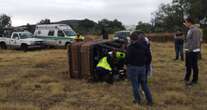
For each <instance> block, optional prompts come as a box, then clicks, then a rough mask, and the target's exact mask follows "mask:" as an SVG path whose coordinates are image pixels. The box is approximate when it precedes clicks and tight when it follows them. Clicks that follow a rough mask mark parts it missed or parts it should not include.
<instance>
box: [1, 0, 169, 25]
mask: <svg viewBox="0 0 207 110" xmlns="http://www.w3.org/2000/svg"><path fill="white" fill-rule="evenodd" d="M169 2H171V0H0V14H2V13H5V14H8V15H9V16H11V17H12V25H14V26H18V25H24V24H26V23H30V24H34V23H37V22H39V21H40V20H41V19H44V18H49V19H51V21H59V20H65V19H84V18H89V19H92V20H94V21H98V20H100V19H103V18H107V19H110V20H112V19H115V18H117V19H118V20H120V21H122V22H123V23H124V24H125V25H132V24H137V22H138V21H145V22H150V20H151V17H152V15H151V14H152V12H154V11H155V10H157V9H158V6H159V5H160V4H161V3H169Z"/></svg>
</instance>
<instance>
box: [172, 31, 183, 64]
mask: <svg viewBox="0 0 207 110" xmlns="http://www.w3.org/2000/svg"><path fill="white" fill-rule="evenodd" d="M174 39H175V53H176V57H175V60H178V59H179V56H180V58H181V60H182V61H183V60H184V55H183V45H184V34H183V33H182V32H181V31H180V30H179V31H178V32H177V33H176V34H175V36H174Z"/></svg>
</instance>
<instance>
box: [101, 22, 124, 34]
mask: <svg viewBox="0 0 207 110" xmlns="http://www.w3.org/2000/svg"><path fill="white" fill-rule="evenodd" d="M98 28H99V30H102V29H103V28H104V29H105V30H106V31H107V32H108V33H109V34H112V33H114V32H116V31H120V30H125V27H124V25H123V24H122V22H121V21H118V20H117V19H115V20H113V21H111V20H107V19H102V20H101V21H98Z"/></svg>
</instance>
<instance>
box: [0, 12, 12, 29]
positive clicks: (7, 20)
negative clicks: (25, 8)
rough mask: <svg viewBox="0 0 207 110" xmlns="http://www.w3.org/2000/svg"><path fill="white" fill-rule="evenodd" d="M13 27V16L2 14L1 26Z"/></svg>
mask: <svg viewBox="0 0 207 110" xmlns="http://www.w3.org/2000/svg"><path fill="white" fill-rule="evenodd" d="M7 27H11V17H10V16H8V15H6V14H1V15H0V28H7Z"/></svg>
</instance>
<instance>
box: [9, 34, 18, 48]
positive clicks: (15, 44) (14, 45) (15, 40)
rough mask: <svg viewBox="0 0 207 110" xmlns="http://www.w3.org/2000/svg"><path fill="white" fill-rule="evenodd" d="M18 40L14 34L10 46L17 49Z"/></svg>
mask: <svg viewBox="0 0 207 110" xmlns="http://www.w3.org/2000/svg"><path fill="white" fill-rule="evenodd" d="M19 39H20V37H19V35H18V34H17V33H14V34H13V35H12V38H11V42H10V45H11V46H12V47H15V48H16V47H18V46H19Z"/></svg>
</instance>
